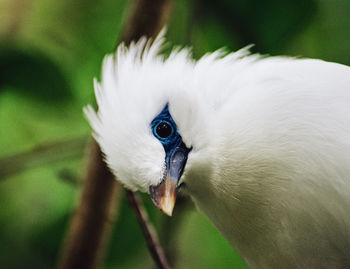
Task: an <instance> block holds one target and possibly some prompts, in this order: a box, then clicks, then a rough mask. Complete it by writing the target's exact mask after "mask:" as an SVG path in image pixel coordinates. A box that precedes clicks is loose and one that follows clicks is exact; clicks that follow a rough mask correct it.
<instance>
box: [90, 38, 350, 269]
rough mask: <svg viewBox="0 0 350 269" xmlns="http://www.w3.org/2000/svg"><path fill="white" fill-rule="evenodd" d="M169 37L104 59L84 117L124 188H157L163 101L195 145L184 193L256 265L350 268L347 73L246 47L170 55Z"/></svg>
mask: <svg viewBox="0 0 350 269" xmlns="http://www.w3.org/2000/svg"><path fill="white" fill-rule="evenodd" d="M163 34H164V33H163ZM163 34H161V35H160V36H159V37H158V38H157V39H156V41H155V42H154V43H153V44H152V45H150V43H149V42H147V41H146V39H141V40H140V41H139V42H138V43H133V44H131V45H130V47H129V48H126V47H125V46H124V45H121V46H119V48H118V50H117V53H116V55H110V56H107V57H106V58H105V60H104V64H103V71H102V81H101V84H98V83H95V93H96V99H97V103H98V107H99V110H98V112H96V113H95V112H94V111H93V110H92V108H91V107H88V108H86V109H85V113H86V116H87V117H88V119H89V121H90V123H91V126H92V128H93V130H94V133H95V138H96V139H97V141H98V142H99V144H100V146H101V148H102V150H103V152H104V153H105V156H106V161H107V163H108V165H109V167H110V168H111V169H112V171H113V172H114V173H115V174H116V175H117V177H118V179H119V180H120V181H121V182H122V183H123V184H124V185H125V186H126V187H127V188H130V189H132V190H141V191H148V188H149V186H150V185H155V184H158V183H159V182H160V180H161V178H162V171H163V169H164V158H165V153H164V150H163V148H162V145H161V144H160V142H159V141H158V140H157V139H156V138H155V137H153V135H152V132H151V129H150V123H151V121H152V119H153V118H154V117H155V116H157V115H158V114H159V112H160V111H162V109H163V108H164V106H165V104H167V103H168V104H169V110H170V114H171V115H172V117H173V118H174V120H175V122H176V124H177V126H178V131H179V133H180V135H181V136H182V138H183V141H184V142H185V144H186V145H187V146H188V147H193V150H192V151H191V152H190V154H189V157H188V163H187V165H186V168H185V172H184V175H183V177H182V179H181V181H182V182H184V183H185V190H186V191H187V192H188V193H189V194H190V195H191V197H192V198H193V200H194V201H195V203H196V204H197V205H198V207H199V208H200V209H201V210H202V211H203V212H204V213H205V214H206V215H207V216H208V217H209V218H210V219H211V221H212V222H213V223H214V225H216V227H217V228H218V229H219V230H220V231H221V232H222V233H223V234H224V235H225V236H226V238H227V239H228V240H229V241H230V243H231V244H232V245H233V247H234V248H235V249H236V250H237V251H238V252H239V253H240V255H241V256H242V257H243V259H244V260H245V261H246V262H247V264H248V266H249V267H250V268H350V214H349V212H350V194H349V193H350V68H349V67H346V66H343V65H340V64H335V63H329V62H324V61H321V60H312V59H294V58H288V57H267V58H266V57H265V58H264V57H260V56H259V55H250V54H249V48H244V49H242V50H240V51H238V52H236V53H231V54H225V53H223V52H222V51H217V52H214V53H211V54H207V55H205V56H203V57H202V58H201V59H199V60H198V61H194V60H193V59H191V55H190V50H189V49H182V50H181V49H176V50H174V51H173V52H172V53H171V54H170V56H169V57H168V58H164V57H163V56H160V55H159V53H160V51H161V50H162V47H163V44H164V41H165V40H164V37H163ZM145 45H146V48H144V46H145Z"/></svg>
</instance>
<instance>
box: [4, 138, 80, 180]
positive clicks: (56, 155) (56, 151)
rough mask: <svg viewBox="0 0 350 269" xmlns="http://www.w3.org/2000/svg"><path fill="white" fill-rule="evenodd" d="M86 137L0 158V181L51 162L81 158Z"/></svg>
mask: <svg viewBox="0 0 350 269" xmlns="http://www.w3.org/2000/svg"><path fill="white" fill-rule="evenodd" d="M86 138H87V137H86V136H82V137H77V138H73V139H65V140H61V141H53V142H49V143H45V144H42V145H38V146H36V147H35V148H33V149H31V150H28V151H24V152H19V153H15V154H11V155H8V156H1V157H0V180H3V179H6V178H8V177H10V176H12V175H14V174H16V173H19V172H21V171H23V170H25V169H29V168H33V167H37V166H42V165H45V164H48V163H51V162H55V161H59V160H63V159H69V158H74V157H78V156H82V155H83V152H84V149H85V147H86Z"/></svg>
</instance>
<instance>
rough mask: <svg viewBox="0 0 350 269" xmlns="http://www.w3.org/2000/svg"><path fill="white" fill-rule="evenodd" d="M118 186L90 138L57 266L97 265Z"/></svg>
mask: <svg viewBox="0 0 350 269" xmlns="http://www.w3.org/2000/svg"><path fill="white" fill-rule="evenodd" d="M120 197H121V187H120V185H119V184H118V183H117V181H116V180H115V179H114V176H113V175H112V173H111V172H110V171H109V170H108V169H107V168H106V165H105V163H104V161H103V160H102V153H101V151H100V149H99V147H98V145H97V143H96V142H95V141H92V142H91V145H90V152H89V159H88V169H87V173H86V177H85V180H84V185H83V192H82V195H81V198H80V202H79V206H78V209H77V210H76V212H75V214H74V216H73V219H72V222H71V224H70V229H69V231H68V234H67V236H66V240H65V243H64V248H63V251H62V253H61V257H60V261H59V264H58V268H62V269H63V268H64V269H76V268H99V267H100V265H101V261H102V258H103V256H104V253H105V248H106V242H107V239H108V236H109V234H110V231H111V228H112V226H113V222H114V219H115V215H116V212H117V206H118V201H119V199H120Z"/></svg>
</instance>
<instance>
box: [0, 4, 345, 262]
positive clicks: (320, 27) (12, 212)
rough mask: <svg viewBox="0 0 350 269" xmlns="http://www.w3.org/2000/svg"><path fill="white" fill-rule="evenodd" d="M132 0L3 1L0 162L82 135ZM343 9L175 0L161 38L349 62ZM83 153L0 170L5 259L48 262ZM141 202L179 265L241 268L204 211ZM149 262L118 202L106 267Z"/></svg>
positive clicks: (0, 235) (197, 51)
mask: <svg viewBox="0 0 350 269" xmlns="http://www.w3.org/2000/svg"><path fill="white" fill-rule="evenodd" d="M129 4H130V3H129V2H128V1H126V0H101V1H92V0H75V1H73V0H62V1H47V0H36V1H34V0H0V126H1V128H0V130H1V131H0V162H1V159H6V158H8V156H10V155H12V154H14V153H19V152H24V151H28V150H31V149H33V148H34V147H37V146H38V145H42V144H45V143H46V142H48V141H64V140H66V139H72V138H76V137H84V136H85V137H86V136H87V134H88V133H89V127H88V125H87V122H86V121H85V120H84V117H83V115H82V106H84V105H85V104H87V103H91V102H93V88H92V78H93V77H95V76H99V73H100V66H101V61H102V58H103V57H104V55H105V54H106V53H111V52H112V50H113V47H114V46H115V42H116V40H117V39H118V35H119V33H120V30H121V27H122V25H123V22H124V21H125V17H126V14H127V12H128V8H129ZM349 11H350V1H348V0H279V1H278V0H267V1H258V0H218V1H209V0H203V1H199V0H191V1H185V0H178V1H176V3H175V10H174V12H173V16H172V18H171V21H170V23H169V27H168V28H169V30H168V35H167V36H168V39H169V41H170V43H171V44H183V45H191V46H193V54H194V56H195V57H200V56H201V55H203V54H204V53H205V52H207V51H212V50H216V49H218V48H220V47H223V46H224V47H226V48H227V49H228V50H237V49H239V48H241V47H242V46H245V45H248V44H251V43H254V44H255V45H256V46H255V47H254V48H253V50H254V51H259V52H261V53H267V54H272V55H276V54H286V55H296V56H304V57H313V58H322V59H325V60H329V61H336V62H340V63H344V64H350V53H349V48H350V16H349ZM62 150H63V149H62ZM83 152H84V149H83V148H82V149H81V151H80V153H79V152H78V153H77V154H74V155H72V156H65V155H64V156H65V158H62V159H59V158H57V159H56V161H51V162H46V161H43V163H42V164H38V163H37V162H36V163H35V162H32V164H33V163H35V165H32V166H30V165H29V166H28V167H26V170H23V171H21V172H18V173H17V172H16V171H14V172H13V173H12V174H11V175H7V176H6V177H2V178H0V243H1V244H0V268H53V267H54V265H55V263H56V260H57V255H58V252H59V249H60V246H61V244H62V239H63V236H64V232H65V229H66V227H67V223H68V221H69V219H70V216H71V212H72V210H73V209H74V206H75V204H76V198H77V195H78V190H79V185H77V184H75V183H77V182H78V181H79V179H80V178H81V177H82V173H83V171H84V158H83ZM33 154H35V153H33ZM55 154H57V155H58V156H59V154H60V152H59V151H57V152H55ZM29 158H30V156H29ZM33 158H36V157H35V156H33ZM0 167H1V166H0ZM11 171H13V170H11ZM0 172H1V171H0ZM0 175H1V173H0ZM74 182H75V183H74ZM72 183H74V184H72ZM144 201H145V204H146V207H147V209H148V211H149V212H150V215H151V219H152V220H153V222H154V223H155V224H156V226H157V230H158V231H159V232H160V234H161V235H163V236H162V239H163V240H164V242H163V243H164V244H165V245H167V244H169V242H170V241H171V244H172V247H170V248H172V249H173V250H172V252H171V253H173V254H174V260H175V267H176V268H213V267H216V268H246V267H245V265H244V263H243V262H242V261H241V259H240V258H239V257H238V255H237V254H236V253H235V252H234V250H233V249H232V248H231V247H230V246H229V244H228V243H227V242H226V240H225V239H224V238H223V237H222V236H221V235H220V234H219V232H218V231H216V229H215V228H214V227H213V226H212V225H211V224H210V223H209V222H208V220H207V219H206V218H205V217H203V216H202V215H201V214H200V213H198V212H196V211H195V210H193V209H192V208H189V209H185V210H183V211H182V213H181V212H179V211H176V212H175V216H174V218H173V219H174V220H173V219H172V220H171V221H166V220H165V218H166V217H164V216H162V215H161V214H160V213H159V212H158V211H157V210H155V209H154V207H153V205H152V204H151V202H150V199H149V198H148V197H147V196H145V197H144ZM177 216H178V218H177ZM175 220H176V223H175V224H171V222H172V221H175ZM171 227H172V228H171ZM174 227H176V229H174ZM169 233H171V236H169ZM174 246H175V247H177V249H176V250H175V249H174ZM175 257H176V258H175ZM152 266H153V263H152V260H151V258H150V256H149V254H148V253H147V249H146V245H145V242H144V239H143V237H142V235H141V232H140V230H139V228H138V226H137V223H136V221H135V217H134V216H133V214H132V213H131V211H130V210H129V208H128V205H127V204H126V202H125V201H124V200H123V202H122V206H121V209H120V212H119V217H118V221H117V223H116V224H115V229H114V232H113V234H112V236H111V243H110V247H109V249H108V253H107V261H106V265H105V268H152Z"/></svg>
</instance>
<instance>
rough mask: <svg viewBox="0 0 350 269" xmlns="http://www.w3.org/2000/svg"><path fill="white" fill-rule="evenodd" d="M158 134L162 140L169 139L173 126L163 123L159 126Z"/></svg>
mask: <svg viewBox="0 0 350 269" xmlns="http://www.w3.org/2000/svg"><path fill="white" fill-rule="evenodd" d="M156 133H157V135H159V136H160V137H161V138H167V137H168V136H169V135H170V134H171V126H170V125H169V124H167V123H166V122H161V123H159V124H158V126H157V129H156Z"/></svg>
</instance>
